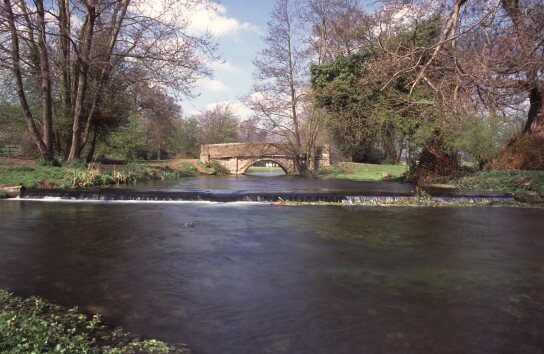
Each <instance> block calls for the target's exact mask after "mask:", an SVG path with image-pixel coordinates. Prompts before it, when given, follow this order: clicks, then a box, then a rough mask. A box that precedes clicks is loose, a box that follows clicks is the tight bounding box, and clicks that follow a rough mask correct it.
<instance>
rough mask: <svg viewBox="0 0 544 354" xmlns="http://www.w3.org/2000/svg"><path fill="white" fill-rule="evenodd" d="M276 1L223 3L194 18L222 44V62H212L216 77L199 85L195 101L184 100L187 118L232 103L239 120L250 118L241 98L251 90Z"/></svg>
mask: <svg viewBox="0 0 544 354" xmlns="http://www.w3.org/2000/svg"><path fill="white" fill-rule="evenodd" d="M274 2H275V1H274V0H252V1H248V0H221V4H220V5H219V6H218V7H217V11H216V12H215V13H202V14H198V15H197V16H193V18H192V23H193V24H192V25H193V26H195V27H198V29H202V28H207V30H208V31H209V32H211V33H213V34H214V35H215V37H216V38H217V39H218V42H219V50H218V54H219V55H220V56H221V59H222V61H220V62H214V63H210V67H211V68H212V69H213V72H214V74H213V77H212V78H211V79H210V78H205V79H202V80H200V81H199V82H198V84H197V89H196V90H195V93H197V94H199V96H198V97H196V98H195V99H187V98H183V99H182V101H181V105H182V108H183V112H184V115H185V116H191V115H194V114H198V113H200V112H204V111H206V110H207V109H210V108H213V106H214V105H217V104H220V103H226V102H228V103H230V104H231V108H232V109H233V111H234V112H235V113H236V114H237V115H238V118H239V119H242V120H243V119H246V118H249V116H250V115H251V111H250V110H249V109H248V108H246V107H245V106H244V105H243V104H242V103H241V102H240V99H241V98H242V97H243V96H245V95H247V94H248V93H249V92H250V90H251V85H252V75H253V71H254V67H253V64H252V61H253V59H254V58H255V56H256V54H257V53H258V52H259V51H260V50H262V49H263V47H264V43H263V41H262V38H263V37H264V36H265V35H266V31H267V25H266V23H267V21H268V18H269V14H270V12H271V11H272V8H273V6H274Z"/></svg>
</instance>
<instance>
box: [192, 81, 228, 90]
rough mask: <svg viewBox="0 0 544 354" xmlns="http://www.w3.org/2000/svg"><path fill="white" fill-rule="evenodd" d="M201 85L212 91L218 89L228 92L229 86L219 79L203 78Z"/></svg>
mask: <svg viewBox="0 0 544 354" xmlns="http://www.w3.org/2000/svg"><path fill="white" fill-rule="evenodd" d="M199 83H200V86H202V87H203V88H206V89H208V90H211V91H217V92H228V91H229V89H228V87H227V86H226V85H225V84H224V83H223V82H222V81H219V80H213V79H208V78H206V79H202V80H200V81H199Z"/></svg>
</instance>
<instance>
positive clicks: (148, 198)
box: [20, 189, 515, 204]
mask: <svg viewBox="0 0 544 354" xmlns="http://www.w3.org/2000/svg"><path fill="white" fill-rule="evenodd" d="M20 198H21V199H28V200H71V201H141V202H219V203H231V202H257V203H277V202H293V203H338V204H388V203H395V202H402V201H408V200H411V199H414V200H415V201H417V198H418V196H417V195H414V194H409V193H387V194H384V193H380V194H375V193H357V192H352V191H350V192H347V193H340V192H306V191H305V192H253V191H233V190H214V191H163V190H159V191H157V190H138V189H82V190H69V189H30V190H23V191H21V195H20ZM419 198H424V199H425V200H431V201H434V202H440V203H450V202H460V203H512V202H515V199H514V198H513V197H512V196H510V195H507V194H471V193H467V194H454V195H425V196H424V197H421V196H420V197H419Z"/></svg>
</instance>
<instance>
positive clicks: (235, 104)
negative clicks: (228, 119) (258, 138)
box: [206, 101, 253, 121]
mask: <svg viewBox="0 0 544 354" xmlns="http://www.w3.org/2000/svg"><path fill="white" fill-rule="evenodd" d="M225 105H229V106H230V108H231V110H232V112H233V113H234V114H235V115H236V117H237V118H238V119H239V120H240V121H244V120H246V119H249V118H250V117H251V116H252V115H253V111H252V110H251V108H249V107H248V106H246V105H245V104H243V103H242V102H240V101H221V102H214V103H210V104H208V105H207V106H206V110H212V109H214V108H215V107H217V106H225Z"/></svg>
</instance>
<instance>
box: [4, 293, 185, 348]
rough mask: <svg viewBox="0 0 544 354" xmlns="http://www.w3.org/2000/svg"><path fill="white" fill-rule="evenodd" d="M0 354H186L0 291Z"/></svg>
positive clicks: (96, 319)
mask: <svg viewBox="0 0 544 354" xmlns="http://www.w3.org/2000/svg"><path fill="white" fill-rule="evenodd" d="M0 352H2V353H49V352H55V353H65V352H66V353H111V354H114V353H189V352H190V351H189V349H187V348H186V347H185V346H173V345H170V344H166V343H164V342H161V341H158V340H142V339H140V338H139V337H138V336H136V335H134V334H132V333H129V332H126V331H124V330H122V329H121V328H111V327H109V326H107V325H105V324H104V323H103V322H102V321H101V319H100V316H99V315H94V316H92V317H89V316H87V315H84V314H82V313H80V312H78V310H77V308H72V309H68V308H65V307H62V306H59V305H56V304H53V303H50V302H48V301H46V300H44V299H41V298H38V297H34V296H32V297H29V298H23V297H19V296H15V295H13V294H11V293H9V292H7V291H5V290H0Z"/></svg>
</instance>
